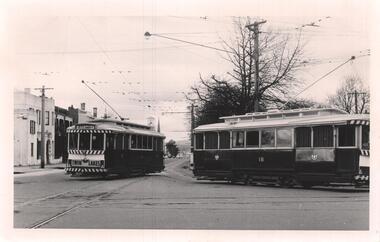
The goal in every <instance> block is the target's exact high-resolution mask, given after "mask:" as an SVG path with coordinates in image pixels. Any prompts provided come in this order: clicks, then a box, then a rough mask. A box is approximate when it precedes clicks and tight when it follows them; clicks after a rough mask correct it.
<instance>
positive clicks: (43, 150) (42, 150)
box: [34, 86, 53, 168]
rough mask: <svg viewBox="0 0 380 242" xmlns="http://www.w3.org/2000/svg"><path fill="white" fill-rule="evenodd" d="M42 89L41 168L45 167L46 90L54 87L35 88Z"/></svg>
mask: <svg viewBox="0 0 380 242" xmlns="http://www.w3.org/2000/svg"><path fill="white" fill-rule="evenodd" d="M34 89H35V90H40V91H41V149H40V150H41V164H40V167H41V168H45V90H52V89H53V88H45V86H42V88H34Z"/></svg>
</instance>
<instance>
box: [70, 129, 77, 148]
mask: <svg viewBox="0 0 380 242" xmlns="http://www.w3.org/2000/svg"><path fill="white" fill-rule="evenodd" d="M69 149H70V150H76V149H78V134H77V133H70V134H69Z"/></svg>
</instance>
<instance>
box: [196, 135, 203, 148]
mask: <svg viewBox="0 0 380 242" xmlns="http://www.w3.org/2000/svg"><path fill="white" fill-rule="evenodd" d="M195 148H196V149H198V150H201V149H203V133H200V134H195Z"/></svg>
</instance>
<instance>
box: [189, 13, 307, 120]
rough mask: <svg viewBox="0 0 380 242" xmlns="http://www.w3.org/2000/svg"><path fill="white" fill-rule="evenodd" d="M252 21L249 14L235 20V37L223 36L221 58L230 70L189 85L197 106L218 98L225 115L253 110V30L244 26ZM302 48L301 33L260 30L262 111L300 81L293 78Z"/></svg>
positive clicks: (282, 98) (280, 100) (284, 98)
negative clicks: (195, 84) (291, 35)
mask: <svg viewBox="0 0 380 242" xmlns="http://www.w3.org/2000/svg"><path fill="white" fill-rule="evenodd" d="M251 22H252V21H251V19H250V18H244V19H242V18H239V19H237V20H235V22H234V24H235V35H234V37H233V38H232V39H231V40H230V41H226V40H222V41H223V45H224V49H225V50H226V55H224V56H223V57H222V58H224V59H226V60H227V61H228V62H230V63H231V67H232V71H231V72H227V74H226V75H225V76H221V77H218V76H216V75H211V76H210V77H209V78H206V79H204V78H203V77H202V76H200V83H199V85H197V86H193V87H192V91H193V94H195V96H196V97H197V99H198V100H199V101H200V103H201V108H200V109H202V107H207V106H210V105H209V104H207V103H209V102H215V98H217V99H218V100H217V101H218V102H219V103H221V104H222V105H225V107H229V108H230V109H228V110H226V113H225V114H224V115H227V114H230V113H232V114H243V113H246V112H252V111H253V110H254V109H253V107H254V100H255V97H254V94H255V81H256V80H255V61H254V60H255V55H256V53H255V48H254V33H253V32H252V31H250V30H249V29H247V28H246V27H245V26H246V25H249V24H251ZM302 49H303V46H302V45H301V44H300V35H298V36H297V38H296V39H291V38H290V36H288V35H283V34H279V33H272V32H261V33H260V35H259V60H260V61H259V76H260V78H259V85H258V86H259V90H258V100H259V109H260V110H261V111H264V110H266V109H267V107H268V106H280V105H282V104H283V103H285V102H286V101H287V99H288V98H287V97H288V96H289V95H291V94H292V92H293V91H294V90H295V88H296V87H297V86H298V85H299V84H300V83H299V82H298V80H297V79H296V78H295V72H296V71H297V69H298V67H300V66H301V61H300V58H301V55H302ZM223 100H224V101H223ZM211 106H214V105H211ZM213 108H215V107H213ZM203 109H205V110H202V111H210V110H207V108H203ZM199 115H201V114H199Z"/></svg>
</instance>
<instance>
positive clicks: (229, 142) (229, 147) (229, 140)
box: [217, 130, 232, 150]
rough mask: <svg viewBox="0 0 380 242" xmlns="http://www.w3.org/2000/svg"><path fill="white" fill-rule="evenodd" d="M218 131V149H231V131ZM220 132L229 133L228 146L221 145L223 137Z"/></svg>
mask: <svg viewBox="0 0 380 242" xmlns="http://www.w3.org/2000/svg"><path fill="white" fill-rule="evenodd" d="M217 133H218V150H230V149H231V145H232V142H231V137H232V136H231V131H230V130H223V131H218V132H217ZM220 133H228V144H229V146H228V148H221V147H220V144H221V142H220V137H221V135H220Z"/></svg>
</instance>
